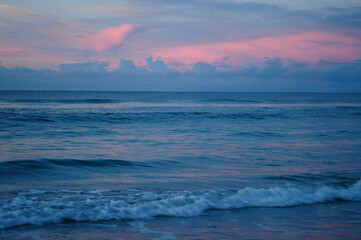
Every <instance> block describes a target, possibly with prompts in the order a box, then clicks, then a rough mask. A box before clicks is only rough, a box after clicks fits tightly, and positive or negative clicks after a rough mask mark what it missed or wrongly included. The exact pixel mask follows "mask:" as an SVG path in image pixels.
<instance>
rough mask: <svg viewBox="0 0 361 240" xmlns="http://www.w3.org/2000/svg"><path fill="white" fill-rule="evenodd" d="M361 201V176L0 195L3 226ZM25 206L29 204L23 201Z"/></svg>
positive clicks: (187, 214)
mask: <svg viewBox="0 0 361 240" xmlns="http://www.w3.org/2000/svg"><path fill="white" fill-rule="evenodd" d="M334 201H361V180H359V181H358V182H356V183H355V184H354V185H352V186H350V187H348V188H345V187H331V186H322V187H318V188H307V187H306V186H303V187H302V186H298V187H296V186H295V187H272V188H260V189H257V188H251V187H247V188H243V189H239V190H207V191H198V192H189V191H178V192H163V193H156V192H143V191H139V190H86V191H71V190H52V191H46V190H30V191H24V192H20V193H18V194H17V196H16V197H15V198H12V199H1V200H0V203H1V204H0V228H2V229H6V228H12V227H17V226H22V225H43V224H51V223H61V222H66V221H105V220H130V219H148V218H152V217H160V216H167V217H192V216H198V215H200V214H202V213H204V212H205V211H207V210H225V209H240V208H245V207H290V206H297V205H304V204H314V203H323V202H334ZM24 206H26V207H24Z"/></svg>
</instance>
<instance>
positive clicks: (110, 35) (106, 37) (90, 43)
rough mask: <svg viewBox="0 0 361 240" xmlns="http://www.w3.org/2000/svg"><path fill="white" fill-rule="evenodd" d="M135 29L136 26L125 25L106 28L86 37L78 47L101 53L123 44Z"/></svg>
mask: <svg viewBox="0 0 361 240" xmlns="http://www.w3.org/2000/svg"><path fill="white" fill-rule="evenodd" d="M134 28H135V26H134V25H133V24H123V25H120V26H117V27H110V28H105V29H103V30H100V31H99V32H96V33H93V34H88V35H86V36H85V37H84V38H82V39H81V40H80V41H79V42H78V44H77V47H78V48H80V49H84V48H85V49H86V48H88V49H93V50H95V51H97V52H101V51H104V50H107V49H110V48H112V47H116V46H119V45H120V44H122V43H123V42H124V40H125V38H126V37H127V36H128V35H129V34H130V33H131V32H132V31H133V30H134Z"/></svg>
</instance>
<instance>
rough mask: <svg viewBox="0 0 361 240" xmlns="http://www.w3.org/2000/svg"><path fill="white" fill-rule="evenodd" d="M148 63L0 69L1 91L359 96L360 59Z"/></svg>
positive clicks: (0, 67) (92, 63)
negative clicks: (183, 67) (184, 65)
mask: <svg viewBox="0 0 361 240" xmlns="http://www.w3.org/2000/svg"><path fill="white" fill-rule="evenodd" d="M146 61H147V67H146V68H143V67H138V66H136V65H135V64H134V63H133V62H132V61H130V60H125V59H121V60H120V63H119V67H118V69H116V70H114V71H109V70H107V69H106V68H107V66H108V65H109V63H108V62H86V63H75V64H61V65H59V69H58V70H49V69H40V70H36V69H31V68H23V67H15V68H11V69H10V68H6V67H4V66H2V65H0V90H103V91H241V92H254V91H256V92H257V91H258V92H269V91H278V92H307V91H311V92H361V77H360V76H361V60H358V61H355V62H352V63H336V62H329V61H325V60H322V61H319V62H318V63H317V64H311V63H307V62H298V61H295V60H288V61H284V60H282V59H281V58H272V59H266V60H265V62H264V64H263V65H262V66H261V67H259V66H255V65H248V66H238V68H237V69H236V70H234V69H231V67H234V66H224V65H222V66H217V65H212V64H210V63H206V62H197V63H196V64H195V65H194V66H193V68H192V69H190V70H188V71H185V72H179V71H177V70H175V69H173V68H169V67H167V66H166V65H165V64H164V62H163V61H161V60H160V59H157V60H156V61H154V60H153V58H152V57H149V58H147V60H146ZM224 69H231V70H224Z"/></svg>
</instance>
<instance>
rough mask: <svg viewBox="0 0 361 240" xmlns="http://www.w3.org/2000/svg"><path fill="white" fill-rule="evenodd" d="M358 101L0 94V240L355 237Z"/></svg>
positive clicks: (360, 233)
mask: <svg viewBox="0 0 361 240" xmlns="http://www.w3.org/2000/svg"><path fill="white" fill-rule="evenodd" d="M360 179H361V94H331V93H329V94H326V93H322V94H318V93H196V92H194V93H190V92H188V93H181V92H42V91H1V92H0V238H4V239H66V238H68V239H69V238H73V239H98V238H105V239H240V238H249V239H250V238H252V239H255V238H256V239H305V238H308V239H311V238H314V239H320V238H324V239H325V238H327V239H341V238H348V239H359V238H361V230H360V229H361V228H360V226H361V205H360V202H361V180H360Z"/></svg>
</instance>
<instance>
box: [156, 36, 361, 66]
mask: <svg viewBox="0 0 361 240" xmlns="http://www.w3.org/2000/svg"><path fill="white" fill-rule="evenodd" d="M152 55H153V56H159V57H160V58H162V59H163V60H164V61H165V62H166V63H167V64H170V63H174V62H175V61H179V62H181V63H183V64H185V65H188V66H192V65H193V64H194V63H196V62H200V61H204V62H208V63H222V64H229V65H240V64H250V63H252V64H253V63H257V62H258V63H259V62H264V58H265V57H270V58H273V57H281V58H283V59H294V60H297V61H307V62H311V63H316V62H318V61H319V60H321V59H325V60H329V61H338V62H352V61H355V60H357V59H360V58H361V41H360V40H358V39H355V38H352V37H349V36H344V35H337V34H332V33H325V32H309V33H302V34H297V35H290V36H282V37H265V38H258V39H254V40H243V41H234V42H222V43H213V44H203V45H193V46H180V47H170V48H161V49H155V50H153V51H152Z"/></svg>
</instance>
